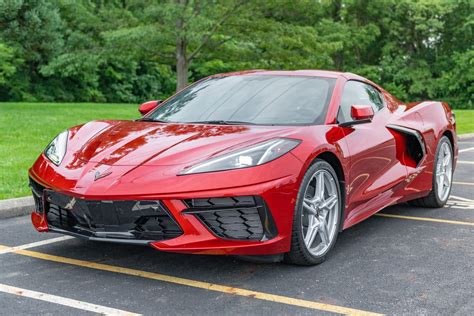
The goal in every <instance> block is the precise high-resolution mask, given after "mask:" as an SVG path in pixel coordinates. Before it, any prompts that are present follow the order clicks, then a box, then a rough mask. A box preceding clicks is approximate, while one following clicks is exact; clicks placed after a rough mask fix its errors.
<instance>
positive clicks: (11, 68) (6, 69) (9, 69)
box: [0, 43, 16, 85]
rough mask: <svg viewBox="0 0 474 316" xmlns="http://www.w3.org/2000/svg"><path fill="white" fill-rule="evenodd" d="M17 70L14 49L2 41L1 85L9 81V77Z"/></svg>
mask: <svg viewBox="0 0 474 316" xmlns="http://www.w3.org/2000/svg"><path fill="white" fill-rule="evenodd" d="M15 72H16V66H15V59H14V56H13V49H11V48H9V47H7V46H6V45H4V44H2V43H0V85H4V84H5V83H6V82H7V78H8V77H10V76H11V75H13V74H14V73H15Z"/></svg>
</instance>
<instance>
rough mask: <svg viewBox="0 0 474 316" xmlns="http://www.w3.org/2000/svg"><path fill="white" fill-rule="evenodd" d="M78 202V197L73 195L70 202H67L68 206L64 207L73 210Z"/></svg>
mask: <svg viewBox="0 0 474 316" xmlns="http://www.w3.org/2000/svg"><path fill="white" fill-rule="evenodd" d="M75 204H76V198H75V197H73V198H72V199H71V200H70V201H69V203H68V204H66V206H65V207H64V209H66V210H69V211H70V210H72V208H73V207H74V205H75Z"/></svg>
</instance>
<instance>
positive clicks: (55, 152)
mask: <svg viewBox="0 0 474 316" xmlns="http://www.w3.org/2000/svg"><path fill="white" fill-rule="evenodd" d="M68 134H69V133H68V131H64V132H62V133H61V134H59V135H58V136H56V138H54V139H53V141H52V142H51V143H49V145H48V146H47V147H46V149H45V151H44V153H45V155H46V157H48V159H49V160H51V161H52V162H53V163H54V164H55V165H57V166H59V165H60V164H61V161H63V158H64V155H65V154H66V147H67V139H68Z"/></svg>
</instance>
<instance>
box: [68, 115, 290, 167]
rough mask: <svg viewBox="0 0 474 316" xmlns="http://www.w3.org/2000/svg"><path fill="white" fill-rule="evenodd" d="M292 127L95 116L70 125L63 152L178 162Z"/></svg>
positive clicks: (120, 160)
mask: <svg viewBox="0 0 474 316" xmlns="http://www.w3.org/2000/svg"><path fill="white" fill-rule="evenodd" d="M294 133H295V128H294V127H292V128H290V127H281V126H280V127H277V126H242V125H238V126H237V125H205V124H175V123H173V124H165V123H156V122H143V121H94V122H89V123H87V124H85V125H82V126H79V127H76V128H73V129H71V130H70V135H69V142H68V148H67V152H68V154H69V155H71V158H72V159H73V160H76V161H83V162H94V163H98V164H105V165H114V166H138V165H177V164H187V163H192V162H196V161H200V160H203V159H205V158H208V157H212V156H214V155H217V154H221V153H224V152H227V151H230V150H233V149H237V148H240V147H242V146H247V145H250V144H253V143H257V142H260V141H264V140H267V139H270V138H274V137H291V135H292V134H294Z"/></svg>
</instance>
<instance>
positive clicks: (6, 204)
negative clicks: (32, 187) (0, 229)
mask: <svg viewBox="0 0 474 316" xmlns="http://www.w3.org/2000/svg"><path fill="white" fill-rule="evenodd" d="M34 207H35V202H34V200H33V197H32V196H27V197H22V198H16V199H7V200H0V219H6V218H11V217H16V216H23V215H27V214H30V213H31V212H32V211H33V209H34Z"/></svg>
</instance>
